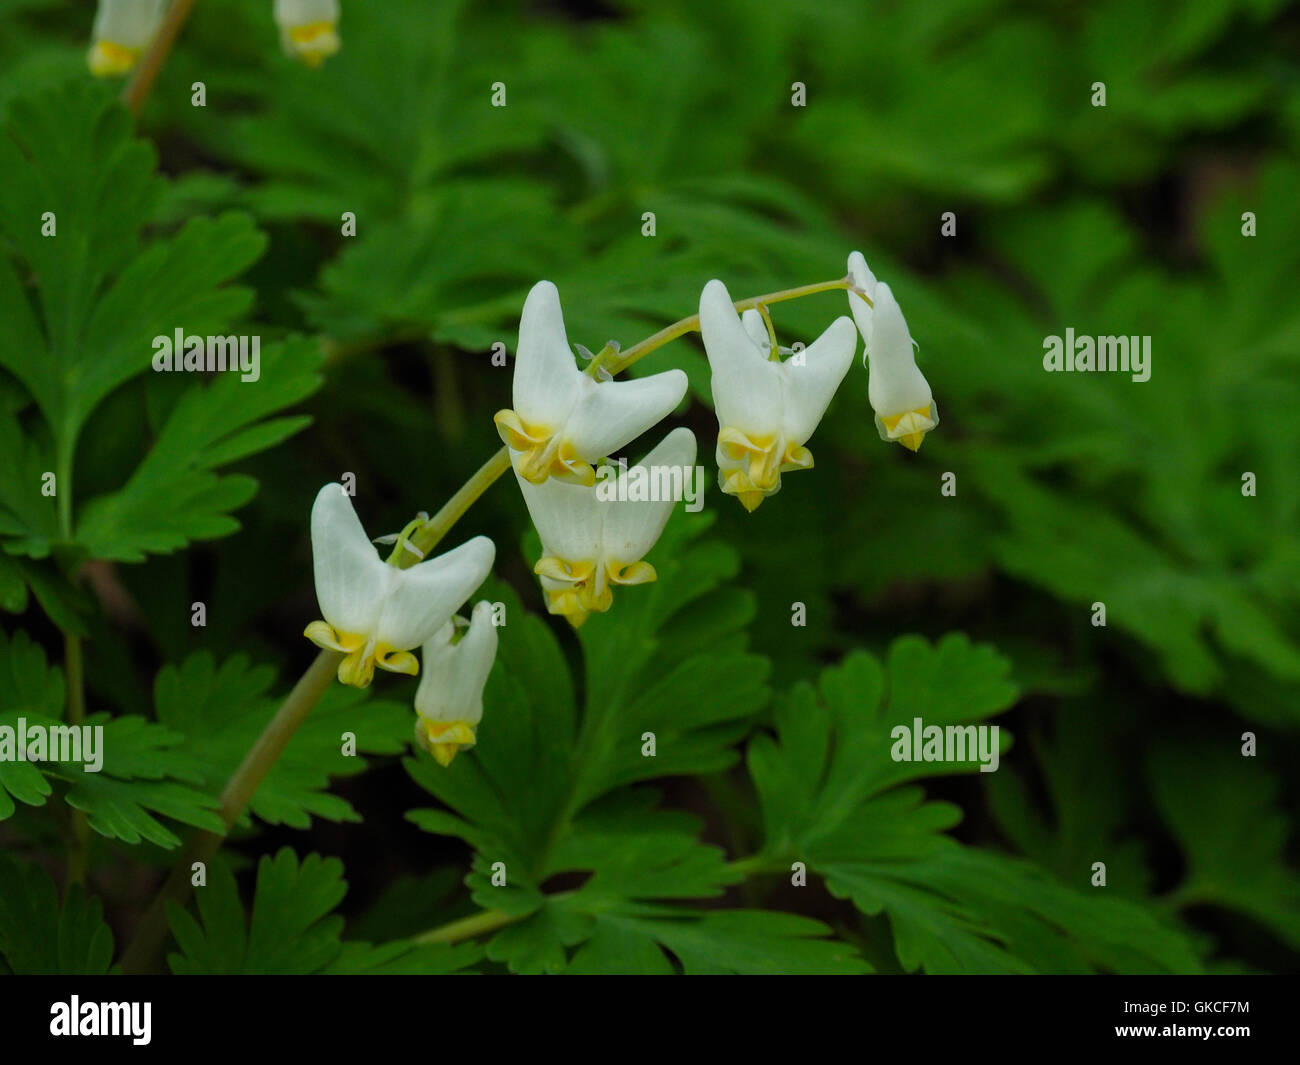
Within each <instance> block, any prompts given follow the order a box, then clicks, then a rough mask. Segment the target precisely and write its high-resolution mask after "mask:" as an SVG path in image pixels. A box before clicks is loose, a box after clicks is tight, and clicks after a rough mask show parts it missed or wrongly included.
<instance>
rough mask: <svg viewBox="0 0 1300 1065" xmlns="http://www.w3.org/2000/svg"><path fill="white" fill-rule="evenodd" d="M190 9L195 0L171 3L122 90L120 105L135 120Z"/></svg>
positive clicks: (180, 0)
mask: <svg viewBox="0 0 1300 1065" xmlns="http://www.w3.org/2000/svg"><path fill="white" fill-rule="evenodd" d="M193 7H194V0H173V3H172V6H171V7H170V8H169V9H168V11H167V15H166V17H165V18H164V19H163V22H162V25H161V26H159V27H158V33H157V34H156V35H155V37H154V39H153V42H152V43H151V44H150V45H149V50H148V51H147V52H145V54H144V57H143V58H142V59H141V60H140V63H139V65H138V66H137V67H136V68H135V73H134V74H132V75H131V80H130V81H129V82H128V83H127V86H126V88H125V89H123V90H122V102H123V103H124V104H126V106H127V109H128V110H129V111H130V112H131V114H133V115H136V116H137V117H138V116H139V114H140V111H141V110H142V109H143V108H144V101H145V99H146V97H148V95H149V90H150V89H152V88H153V83H154V81H155V80H156V79H157V77H158V72H159V71H160V70H162V66H163V64H164V63H165V62H167V55H168V53H169V52H171V50H172V45H173V44H175V43H176V37H177V35H178V34H179V33H180V32H181V27H182V26H183V25H185V20H186V19H187V18H189V17H190V11H191V10H192V9H193Z"/></svg>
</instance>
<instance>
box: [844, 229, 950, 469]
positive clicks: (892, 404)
mask: <svg viewBox="0 0 1300 1065" xmlns="http://www.w3.org/2000/svg"><path fill="white" fill-rule="evenodd" d="M849 276H850V277H851V278H852V280H853V283H854V284H855V285H857V286H858V288H860V289H862V290H863V291H865V292H866V294H867V298H868V299H870V300H871V301H872V303H873V304H875V306H874V307H873V306H870V305H868V303H867V301H866V300H864V299H863V298H862V297H861V296H860V295H858V294H857V293H856V292H850V293H849V309H850V310H851V311H852V312H853V318H854V320H855V321H856V322H857V323H858V330H859V331H860V332H861V333H862V339H863V340H864V341H865V342H866V348H865V350H864V352H863V359H864V360H867V362H868V366H869V369H868V379H867V398H868V399H869V400H870V401H871V409H872V410H874V411H875V412H876V429H877V430H878V431H879V433H880V437H881V439H882V440H897V441H898V442H899V443H900V444H902V445H903V446H904V447H906V448H909V449H910V450H912V451H915V450H916V449H917V448H919V447H920V446H921V441H922V440H924V439H925V434H926V433H928V432H929V431H930V430H931V429H933V428H935V426H937V425H938V424H939V409H938V407H936V406H935V403H934V396H933V395H932V394H931V392H930V385H929V383H928V382H927V381H926V379H925V377H924V375H923V374H922V373H921V371H920V370H919V369H917V366H916V351H915V347H914V343H913V341H912V334H911V333H909V332H908V331H907V323H906V322H905V321H903V312H902V311H901V310H899V308H898V301H897V300H895V299H894V294H893V293H892V292H891V291H890V290H889V286H888V285H886V284H885V283H884V282H883V281H877V280H876V278H875V275H874V274H872V272H871V269H870V267H868V266H867V261H866V259H864V258H863V257H862V253H861V252H856V251H855V252H854V253H853V254H852V255H850V256H849Z"/></svg>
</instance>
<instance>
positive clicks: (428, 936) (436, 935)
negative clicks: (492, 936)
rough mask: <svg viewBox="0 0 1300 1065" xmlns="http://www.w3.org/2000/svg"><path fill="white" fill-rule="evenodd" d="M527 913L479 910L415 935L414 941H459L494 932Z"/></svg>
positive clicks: (525, 915) (520, 918)
mask: <svg viewBox="0 0 1300 1065" xmlns="http://www.w3.org/2000/svg"><path fill="white" fill-rule="evenodd" d="M527 916H528V914H510V913H503V912H502V911H501V910H480V911H479V912H478V913H472V914H470V915H469V916H468V917H462V918H460V920H458V921H448V922H447V923H446V924H444V925H439V926H438V927H437V928H433V929H430V930H429V931H428V932H423V933H421V934H420V935H418V936H416V937H415V940H414V941H415V942H416V943H459V942H460V941H461V940H462V939H473V938H474V937H475V936H480V935H482V934H483V933H485V932H495V931H496V930H497V929H498V928H501V927H503V926H504V925H508V924H513V923H514V922H515V921H519V920H522V919H523V918H524V917H527Z"/></svg>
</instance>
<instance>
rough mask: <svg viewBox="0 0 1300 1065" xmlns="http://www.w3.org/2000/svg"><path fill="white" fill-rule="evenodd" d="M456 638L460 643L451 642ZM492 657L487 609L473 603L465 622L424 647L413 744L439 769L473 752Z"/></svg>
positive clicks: (456, 621)
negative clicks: (460, 754) (461, 754)
mask: <svg viewBox="0 0 1300 1065" xmlns="http://www.w3.org/2000/svg"><path fill="white" fill-rule="evenodd" d="M457 636H459V639H457V638H456V637H457ZM496 655H497V630H496V626H495V625H494V624H493V623H492V604H491V603H488V602H480V603H477V604H476V605H475V607H474V612H473V615H472V616H471V618H470V620H469V621H468V622H466V621H465V619H464V618H460V617H457V618H453V619H452V620H451V621H449V622H447V624H445V625H444V626H443V627H442V628H441V629H439V630H438V632H437V633H435V634H434V635H433V636H432V637H430V638H429V639H428V640H426V641H425V644H424V650H423V651H422V652H421V657H422V658H423V660H424V670H423V673H422V675H421V677H420V687H419V688H418V689H417V690H416V693H415V711H416V713H417V714H418V715H419V717H418V718H416V722H415V739H416V742H417V743H419V744H420V746H421V747H423V748H424V749H425V750H426V751H428V752H429V753H430V754H431V755H433V756H434V758H436V759H437V760H438V762H439V764H440V765H450V764H451V760H452V759H453V758H455V757H456V754H457V752H459V751H461V750H463V749H465V748H468V747H473V746H474V744H475V742H476V740H477V733H478V723H479V722H480V721H481V720H482V719H483V686H484V685H485V684H486V683H487V679H488V674H489V673H491V672H492V663H493V661H494V660H495V659H496Z"/></svg>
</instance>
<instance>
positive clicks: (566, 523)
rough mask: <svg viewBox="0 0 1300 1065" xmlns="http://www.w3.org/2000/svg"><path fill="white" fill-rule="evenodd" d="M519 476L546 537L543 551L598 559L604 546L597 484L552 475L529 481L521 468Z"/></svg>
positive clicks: (578, 558)
mask: <svg viewBox="0 0 1300 1065" xmlns="http://www.w3.org/2000/svg"><path fill="white" fill-rule="evenodd" d="M515 480H516V481H518V482H519V490H520V491H521V492H522V493H523V495H524V503H525V504H526V505H527V507H528V514H529V516H530V517H531V518H532V519H533V525H535V526H536V527H537V535H538V536H540V537H541V538H542V554H543V555H544V556H549V557H553V558H562V559H564V560H565V561H566V562H582V561H590V560H592V559H594V558H595V557H596V555H597V553H598V552H599V550H600V522H601V506H602V504H600V503H598V502H597V501H596V489H595V487H591V488H585V487H583V486H582V485H578V484H566V483H564V482H563V481H557V480H556V479H555V478H554V477H548V478H547V479H546V480H545V481H543V482H542V483H541V484H529V483H528V482H527V481H525V480H524V479H523V478H522V477H520V476H519V474H518V472H516V473H515Z"/></svg>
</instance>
